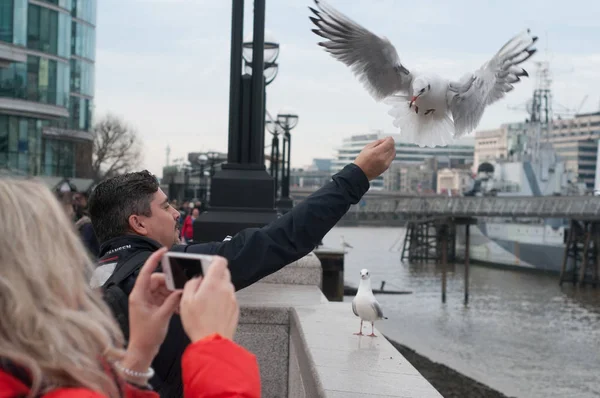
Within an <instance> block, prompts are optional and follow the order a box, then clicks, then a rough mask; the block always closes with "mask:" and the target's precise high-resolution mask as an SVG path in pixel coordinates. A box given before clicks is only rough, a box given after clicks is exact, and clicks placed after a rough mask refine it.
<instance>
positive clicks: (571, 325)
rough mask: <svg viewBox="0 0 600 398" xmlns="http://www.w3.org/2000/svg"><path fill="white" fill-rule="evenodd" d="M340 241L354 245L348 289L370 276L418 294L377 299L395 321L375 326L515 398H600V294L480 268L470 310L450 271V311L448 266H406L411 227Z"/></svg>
mask: <svg viewBox="0 0 600 398" xmlns="http://www.w3.org/2000/svg"><path fill="white" fill-rule="evenodd" d="M341 236H344V240H345V241H346V242H348V243H349V244H350V245H352V246H353V248H351V249H348V253H347V254H346V258H345V280H346V283H347V284H349V285H352V286H358V282H359V271H360V269H362V268H367V269H369V271H370V273H371V279H372V285H373V287H374V288H378V287H379V285H380V283H381V281H383V280H385V281H386V285H385V288H386V289H389V290H409V291H412V292H413V293H412V294H408V295H378V296H377V299H378V300H379V302H380V303H381V305H382V307H383V311H384V313H385V315H386V316H387V317H388V318H389V319H388V320H386V321H381V322H379V323H377V324H376V325H375V327H377V328H378V329H379V330H380V331H381V332H382V333H384V334H386V335H387V336H388V337H389V338H391V339H394V340H396V341H398V342H399V343H401V344H404V345H406V346H408V347H410V348H412V349H414V350H416V351H417V352H418V353H420V354H421V355H425V356H426V357H428V358H429V359H431V360H433V361H435V362H440V363H443V364H445V365H447V366H449V367H451V368H453V369H455V370H457V371H459V372H461V373H463V374H465V375H467V376H469V377H472V378H474V379H476V380H478V381H480V382H482V383H484V384H487V385H488V386H490V387H492V388H494V389H496V390H499V391H501V392H503V393H504V394H506V395H510V396H516V397H519V398H538V397H539V398H542V397H544V398H548V397H573V398H575V397H576V398H588V397H600V288H596V289H594V288H592V287H590V286H587V287H584V288H577V287H573V286H572V285H571V284H564V285H563V286H562V287H560V286H559V285H558V275H544V274H537V273H528V272H519V271H509V270H504V269H500V268H491V267H482V266H477V265H471V267H470V299H469V304H468V305H467V306H465V305H464V304H463V297H464V296H463V294H464V290H463V283H464V265H463V264H456V265H454V264H451V265H449V266H448V285H447V301H446V303H445V304H443V303H442V302H441V268H440V266H436V265H435V264H403V263H401V262H400V254H401V253H400V251H401V248H402V238H403V236H404V229H403V228H371V227H357V228H347V227H336V228H334V229H333V230H332V231H330V233H329V234H328V235H327V236H326V237H325V239H324V240H323V243H324V245H325V246H327V247H332V248H341V243H340V237H341ZM351 300H352V297H346V298H345V301H348V302H349V301H351ZM348 311H349V314H348V315H349V316H354V314H352V310H351V308H350V306H348ZM359 323H360V322H359V320H358V318H357V323H356V325H357V328H358V326H359Z"/></svg>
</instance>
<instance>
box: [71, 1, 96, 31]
mask: <svg viewBox="0 0 600 398" xmlns="http://www.w3.org/2000/svg"><path fill="white" fill-rule="evenodd" d="M71 15H72V16H74V17H75V18H79V19H82V20H84V21H86V22H89V23H91V24H92V25H96V0H73V7H72V9H71Z"/></svg>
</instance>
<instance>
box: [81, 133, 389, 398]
mask: <svg viewBox="0 0 600 398" xmlns="http://www.w3.org/2000/svg"><path fill="white" fill-rule="evenodd" d="M395 155H396V151H395V143H394V140H393V139H392V138H391V137H388V138H385V139H381V140H377V141H375V142H372V143H370V144H368V145H367V146H366V147H365V148H364V149H363V150H362V151H361V153H360V154H359V155H358V156H357V157H356V159H355V160H354V162H353V163H351V164H348V165H347V166H346V167H345V168H344V169H343V170H341V171H340V172H339V173H337V174H335V175H334V176H333V177H332V181H330V182H329V183H327V184H326V185H325V186H323V187H322V188H321V189H319V190H318V191H316V192H314V193H313V194H312V195H310V196H309V197H308V198H306V199H305V200H304V201H302V202H301V203H299V204H298V205H297V206H295V207H294V208H293V209H292V210H291V211H290V212H288V213H286V214H285V215H283V216H281V217H280V218H278V219H276V220H275V221H273V222H272V223H271V224H269V225H266V226H265V227H263V228H248V229H246V230H243V231H241V232H239V233H237V234H236V235H235V236H233V238H231V239H230V240H228V241H222V242H210V243H197V244H191V245H180V244H177V243H178V241H179V231H178V224H179V223H178V219H179V217H180V214H179V211H178V209H174V208H173V207H171V205H170V204H169V199H168V198H167V195H165V193H164V192H163V191H162V190H161V189H160V188H159V185H158V182H157V181H156V179H155V178H154V177H153V176H152V175H151V174H150V173H149V172H148V171H142V172H138V173H129V174H125V175H121V176H118V177H114V178H111V179H108V180H106V181H104V182H102V183H100V184H99V185H98V186H97V187H96V189H95V190H94V192H93V193H92V195H91V197H90V202H89V207H90V214H91V217H92V223H93V225H94V230H95V231H96V234H97V236H98V239H99V240H100V242H102V246H101V249H100V256H101V258H100V262H99V266H98V268H97V269H96V270H95V272H94V276H93V277H92V282H91V283H92V285H93V286H103V285H104V283H105V282H106V280H107V278H108V277H109V276H110V275H111V274H113V271H114V270H116V269H119V267H120V266H122V265H123V264H124V263H125V262H132V259H133V260H135V262H136V264H139V267H138V270H139V268H141V267H142V265H143V264H144V261H145V260H146V258H147V257H149V256H150V254H151V253H152V252H154V251H156V250H158V249H159V248H160V247H162V246H166V247H168V248H169V249H170V250H172V251H180V252H188V253H203V254H216V255H220V256H223V257H225V258H227V260H228V261H229V269H230V272H231V280H232V283H233V284H234V285H235V288H236V289H237V290H239V289H243V288H244V287H247V286H249V285H251V284H253V283H255V282H257V281H259V280H260V279H262V278H264V277H265V276H267V275H270V274H272V273H274V272H276V271H278V270H280V269H281V268H283V267H284V266H285V265H287V264H290V263H292V262H294V261H296V260H298V259H300V258H302V257H304V256H305V255H307V254H308V253H310V252H311V251H312V250H313V249H314V248H315V247H316V246H317V245H318V244H319V243H320V242H321V240H322V239H323V237H324V236H325V235H326V234H327V232H329V231H330V230H331V228H333V227H334V226H335V225H336V224H337V222H338V221H339V220H340V219H341V218H342V217H343V216H344V214H346V212H347V211H348V209H349V208H350V206H351V205H352V204H356V203H358V202H359V200H360V199H361V197H362V196H363V195H364V194H365V193H366V192H367V190H368V189H369V186H370V184H369V181H371V180H372V179H374V178H376V177H378V176H379V175H381V174H382V173H383V172H384V171H385V170H387V168H388V167H389V166H390V164H391V162H392V160H393V159H394V157H395ZM144 253H146V254H145V255H144ZM136 276H137V273H134V274H133V275H132V276H131V277H129V278H127V279H126V280H125V281H124V282H123V283H122V284H121V287H122V289H123V291H124V292H126V294H129V293H130V292H131V290H132V288H133V285H134V283H135V278H136ZM120 315H121V317H120V318H119V317H117V318H119V319H120V322H121V328H122V329H123V330H124V332H125V334H127V333H126V332H127V325H126V323H125V322H124V320H126V316H122V315H123V314H120ZM126 337H127V336H126ZM188 344H189V340H188V338H187V337H186V335H185V333H184V331H183V328H182V325H181V320H180V318H179V316H177V315H174V316H173V318H172V319H171V323H170V325H169V332H168V334H167V337H166V339H165V341H164V343H163V344H162V346H161V347H160V351H159V353H158V355H157V356H156V357H155V359H154V362H153V363H152V367H153V368H154V370H155V372H156V373H155V377H154V378H153V379H152V380H151V381H150V382H151V384H152V385H153V386H154V388H155V389H156V391H158V392H159V393H160V395H161V396H162V397H180V396H182V395H183V386H182V383H181V355H182V354H183V351H184V350H185V347H186V346H187V345H188Z"/></svg>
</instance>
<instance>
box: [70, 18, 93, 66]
mask: <svg viewBox="0 0 600 398" xmlns="http://www.w3.org/2000/svg"><path fill="white" fill-rule="evenodd" d="M72 31H73V38H72V39H71V54H72V55H77V56H80V57H83V58H87V59H91V60H94V57H95V55H96V54H95V53H96V31H95V30H94V28H92V27H91V26H88V25H83V24H80V23H78V22H75V21H73V22H72Z"/></svg>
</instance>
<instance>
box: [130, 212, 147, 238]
mask: <svg viewBox="0 0 600 398" xmlns="http://www.w3.org/2000/svg"><path fill="white" fill-rule="evenodd" d="M129 228H131V230H132V231H133V232H135V233H136V234H138V235H142V236H146V235H148V230H147V229H146V225H145V223H144V221H143V220H142V218H141V217H140V216H138V215H136V214H132V215H130V216H129Z"/></svg>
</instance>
